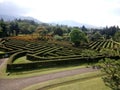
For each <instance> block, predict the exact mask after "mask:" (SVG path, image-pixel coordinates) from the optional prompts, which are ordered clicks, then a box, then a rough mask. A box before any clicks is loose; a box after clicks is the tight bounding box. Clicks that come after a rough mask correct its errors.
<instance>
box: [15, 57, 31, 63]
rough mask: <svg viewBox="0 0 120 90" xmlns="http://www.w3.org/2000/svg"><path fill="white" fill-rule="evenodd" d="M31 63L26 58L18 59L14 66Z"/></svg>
mask: <svg viewBox="0 0 120 90" xmlns="http://www.w3.org/2000/svg"><path fill="white" fill-rule="evenodd" d="M29 62H31V61H29V60H27V59H26V56H23V57H20V58H18V59H16V60H15V61H14V62H13V64H18V63H29Z"/></svg>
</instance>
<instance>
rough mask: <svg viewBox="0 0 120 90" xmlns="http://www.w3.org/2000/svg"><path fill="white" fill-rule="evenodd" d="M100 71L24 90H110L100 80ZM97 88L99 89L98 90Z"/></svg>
mask: <svg viewBox="0 0 120 90" xmlns="http://www.w3.org/2000/svg"><path fill="white" fill-rule="evenodd" d="M102 75H103V74H102V73H101V72H100V71H97V72H90V73H84V74H79V75H74V76H69V77H65V78H60V79H55V80H50V81H47V82H43V83H38V84H35V85H31V86H29V87H27V88H25V89H24V90H36V89H38V88H39V89H40V90H41V89H43V90H110V89H109V88H108V87H106V86H105V85H104V83H103V81H102V79H101V76H102ZM98 88H99V89H98Z"/></svg>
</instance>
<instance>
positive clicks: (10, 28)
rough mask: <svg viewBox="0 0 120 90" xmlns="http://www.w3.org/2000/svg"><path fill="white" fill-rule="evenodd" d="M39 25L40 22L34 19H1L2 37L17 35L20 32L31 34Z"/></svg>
mask: <svg viewBox="0 0 120 90" xmlns="http://www.w3.org/2000/svg"><path fill="white" fill-rule="evenodd" d="M37 26H38V23H36V22H34V21H33V20H21V19H15V20H14V21H4V20H3V19H0V38H1V37H8V36H17V35H18V34H31V33H33V32H34V30H35V29H36V27H37Z"/></svg>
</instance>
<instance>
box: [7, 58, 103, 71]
mask: <svg viewBox="0 0 120 90" xmlns="http://www.w3.org/2000/svg"><path fill="white" fill-rule="evenodd" d="M102 58H104V57H93V58H89V57H83V58H69V59H59V60H58V59H56V60H47V61H38V62H32V63H24V64H7V71H9V72H12V71H19V70H28V69H37V68H46V67H54V66H64V65H73V64H80V63H90V62H97V61H98V60H100V59H102Z"/></svg>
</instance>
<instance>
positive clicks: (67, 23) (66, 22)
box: [51, 20, 98, 28]
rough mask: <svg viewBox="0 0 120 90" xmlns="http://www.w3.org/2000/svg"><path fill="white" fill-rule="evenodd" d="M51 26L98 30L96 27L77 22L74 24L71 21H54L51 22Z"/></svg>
mask: <svg viewBox="0 0 120 90" xmlns="http://www.w3.org/2000/svg"><path fill="white" fill-rule="evenodd" d="M51 24H53V25H56V24H58V25H67V26H71V27H75V26H76V27H82V26H83V25H84V26H85V27H87V28H98V27H97V26H94V25H90V24H85V23H79V22H76V21H72V20H64V21H54V22H51Z"/></svg>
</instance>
